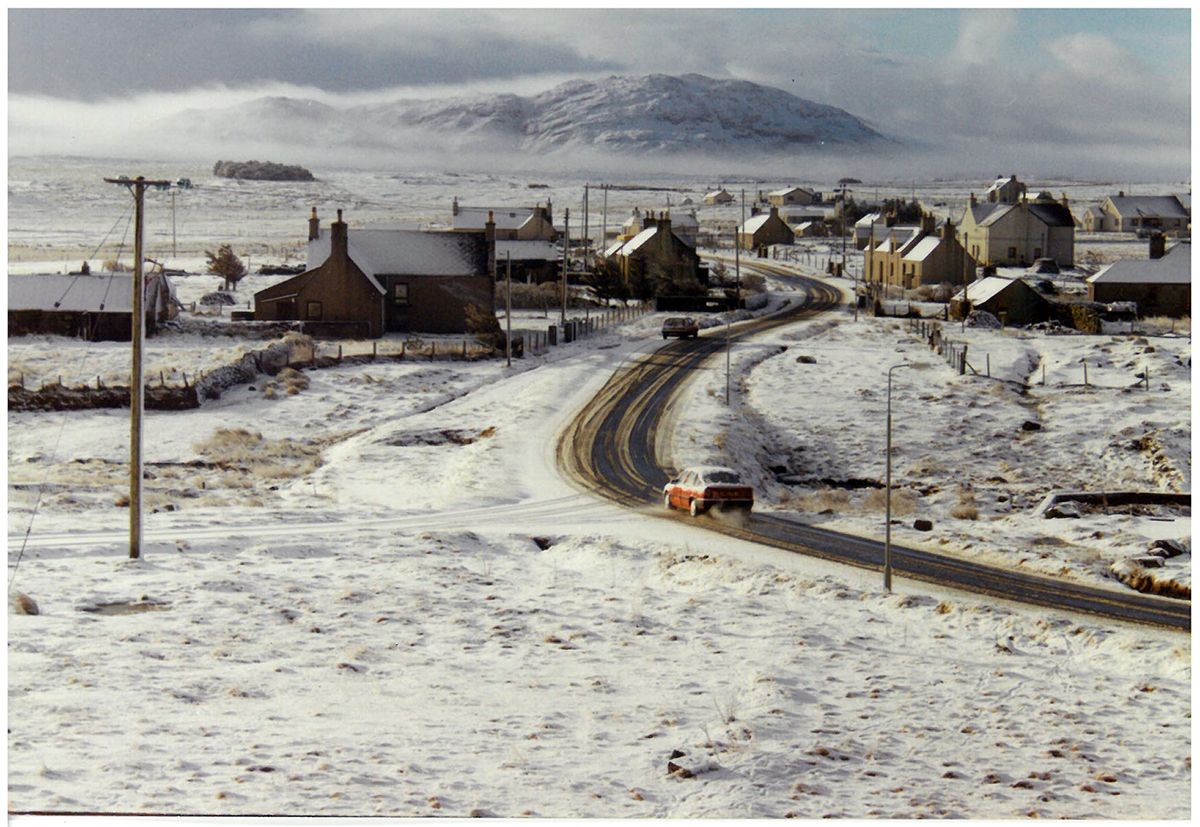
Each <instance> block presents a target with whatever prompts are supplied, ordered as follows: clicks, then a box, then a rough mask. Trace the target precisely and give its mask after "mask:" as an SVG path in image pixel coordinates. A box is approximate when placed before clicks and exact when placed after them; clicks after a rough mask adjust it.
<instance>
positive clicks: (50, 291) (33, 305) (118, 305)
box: [8, 273, 170, 313]
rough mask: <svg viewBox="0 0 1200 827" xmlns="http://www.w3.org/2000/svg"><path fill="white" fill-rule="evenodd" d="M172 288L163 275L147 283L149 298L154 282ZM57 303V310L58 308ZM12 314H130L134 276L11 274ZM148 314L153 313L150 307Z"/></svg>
mask: <svg viewBox="0 0 1200 827" xmlns="http://www.w3.org/2000/svg"><path fill="white" fill-rule="evenodd" d="M157 279H162V280H163V281H162V283H163V284H165V285H167V287H168V288H169V287H170V282H169V281H167V279H166V277H165V276H163V275H162V274H155V275H153V276H152V277H150V278H149V279H148V283H147V285H146V292H147V293H148V294H149V293H150V292H151V291H152V290H153V289H156V288H155V287H154V284H155V281H156V280H157ZM56 303H57V305H58V306H57V307H55V304H56ZM8 309H9V310H46V311H51V312H59V313H101V312H103V313H131V312H133V274H132V273H91V274H88V275H82V274H75V275H67V274H64V273H29V274H17V273H10V274H9V276H8ZM146 310H147V312H149V311H150V310H151V308H150V307H149V306H147V308H146Z"/></svg>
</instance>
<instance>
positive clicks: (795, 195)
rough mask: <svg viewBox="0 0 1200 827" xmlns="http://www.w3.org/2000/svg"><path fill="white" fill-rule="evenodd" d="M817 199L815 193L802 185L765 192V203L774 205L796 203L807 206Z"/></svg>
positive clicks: (791, 204)
mask: <svg viewBox="0 0 1200 827" xmlns="http://www.w3.org/2000/svg"><path fill="white" fill-rule="evenodd" d="M817 200H818V199H817V194H816V193H815V192H813V191H812V190H807V189H805V188H804V187H790V188H788V189H782V190H775V191H774V192H769V193H767V203H768V204H774V205H775V206H776V207H792V206H796V205H800V206H804V207H807V206H808V205H809V204H813V203H816V201H817Z"/></svg>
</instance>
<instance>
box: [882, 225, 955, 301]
mask: <svg viewBox="0 0 1200 827" xmlns="http://www.w3.org/2000/svg"><path fill="white" fill-rule="evenodd" d="M976 265H977V262H976V260H975V258H974V257H973V256H971V255H970V254H969V253H967V251H966V250H965V249H964V248H963V245H962V243H961V242H960V241H959V240H958V238H957V233H956V231H955V228H954V225H953V224H951V223H950V222H948V221H947V222H945V223H943V224H942V226H941V228H940V229H939V228H938V227H937V222H936V219H935V218H934V217H933V216H932V215H923V216H921V224H920V225H919V226H917V227H898V226H894V227H888V228H887V234H886V235H885V236H883V238H874V237H873V236H872V238H870V239H869V240H868V242H867V246H866V247H865V248H864V249H863V277H864V279H865V280H866V281H868V282H874V283H877V284H886V285H891V286H894V287H901V288H903V289H905V290H912V289H914V288H916V287H920V286H921V285H924V284H941V283H943V282H950V283H952V284H963V283H965V282H970V281H971V280H972V279H974V278H975V268H976Z"/></svg>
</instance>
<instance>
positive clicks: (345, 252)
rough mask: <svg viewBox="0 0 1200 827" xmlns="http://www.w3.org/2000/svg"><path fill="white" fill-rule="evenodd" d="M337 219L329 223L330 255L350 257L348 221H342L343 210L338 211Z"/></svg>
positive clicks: (332, 256)
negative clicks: (347, 232)
mask: <svg viewBox="0 0 1200 827" xmlns="http://www.w3.org/2000/svg"><path fill="white" fill-rule="evenodd" d="M337 216H338V217H337V221H335V222H333V223H332V224H330V225H329V257H330V258H334V257H340V258H341V259H342V260H346V259H349V258H350V244H349V240H348V239H347V236H346V222H345V221H342V211H341V210H338V211H337Z"/></svg>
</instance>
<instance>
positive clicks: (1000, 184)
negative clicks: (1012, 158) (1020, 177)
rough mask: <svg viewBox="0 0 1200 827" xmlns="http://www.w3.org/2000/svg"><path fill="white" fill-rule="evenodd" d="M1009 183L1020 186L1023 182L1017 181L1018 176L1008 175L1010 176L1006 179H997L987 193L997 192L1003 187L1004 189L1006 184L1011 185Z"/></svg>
mask: <svg viewBox="0 0 1200 827" xmlns="http://www.w3.org/2000/svg"><path fill="white" fill-rule="evenodd" d="M1009 183H1018V184H1019V183H1021V182H1020V181H1017V176H1015V175H1008V176H1005V177H1004V178H997V179H996V181H995V183H993V184H992V185H991V186H990V187H988V190H987V191H988V192H995V191H996V190H998V189H1000V188H1001V187H1003V186H1004V185H1005V184H1009Z"/></svg>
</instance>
